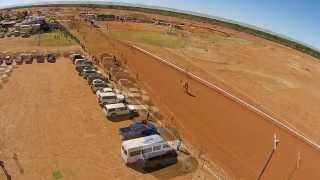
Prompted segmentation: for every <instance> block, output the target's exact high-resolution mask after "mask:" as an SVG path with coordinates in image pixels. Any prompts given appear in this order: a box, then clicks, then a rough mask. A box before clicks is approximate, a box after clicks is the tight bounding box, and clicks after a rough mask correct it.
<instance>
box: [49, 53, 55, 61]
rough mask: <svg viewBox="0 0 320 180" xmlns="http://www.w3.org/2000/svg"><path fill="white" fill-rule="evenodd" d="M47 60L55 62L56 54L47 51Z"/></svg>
mask: <svg viewBox="0 0 320 180" xmlns="http://www.w3.org/2000/svg"><path fill="white" fill-rule="evenodd" d="M47 62H49V63H55V62H56V55H55V54H53V53H49V54H48V55H47Z"/></svg>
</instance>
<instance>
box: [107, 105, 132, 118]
mask: <svg viewBox="0 0 320 180" xmlns="http://www.w3.org/2000/svg"><path fill="white" fill-rule="evenodd" d="M102 111H103V112H104V114H105V116H106V117H107V118H108V119H110V120H112V119H115V118H119V117H128V118H130V110H129V109H128V107H127V106H126V105H125V104H123V103H117V104H106V105H104V106H103V110H102Z"/></svg>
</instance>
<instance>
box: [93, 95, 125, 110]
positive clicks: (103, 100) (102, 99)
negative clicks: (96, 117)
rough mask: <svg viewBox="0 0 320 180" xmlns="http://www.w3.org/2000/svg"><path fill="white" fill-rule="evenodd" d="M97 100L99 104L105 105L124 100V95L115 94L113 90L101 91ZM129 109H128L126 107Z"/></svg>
mask: <svg viewBox="0 0 320 180" xmlns="http://www.w3.org/2000/svg"><path fill="white" fill-rule="evenodd" d="M98 102H99V104H100V106H105V105H106V104H117V103H123V102H124V96H123V95H121V94H116V93H114V92H107V93H101V94H100V96H99V98H98ZM126 108H127V109H128V110H129V111H130V109H129V108H128V107H126Z"/></svg>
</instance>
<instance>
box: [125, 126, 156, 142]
mask: <svg viewBox="0 0 320 180" xmlns="http://www.w3.org/2000/svg"><path fill="white" fill-rule="evenodd" d="M119 134H120V135H121V137H122V140H123V141H125V140H129V139H136V138H140V137H145V136H150V135H153V134H159V133H158V131H157V128H156V126H155V125H154V124H153V123H151V122H145V123H144V122H136V123H133V124H131V125H130V126H128V127H124V128H120V129H119Z"/></svg>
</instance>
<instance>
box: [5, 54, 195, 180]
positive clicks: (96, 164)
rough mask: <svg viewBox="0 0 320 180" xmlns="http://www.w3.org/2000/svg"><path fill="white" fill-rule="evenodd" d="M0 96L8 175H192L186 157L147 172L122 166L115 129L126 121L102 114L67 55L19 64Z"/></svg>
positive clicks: (70, 177) (105, 176) (16, 177)
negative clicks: (39, 61) (113, 120)
mask: <svg viewBox="0 0 320 180" xmlns="http://www.w3.org/2000/svg"><path fill="white" fill-rule="evenodd" d="M0 99H1V101H0V110H1V111H0V112H1V113H0V120H1V121H0V125H1V131H0V143H1V144H0V159H1V160H4V161H5V162H6V163H5V165H6V168H7V170H8V172H9V173H10V174H11V175H12V177H13V179H17V180H19V179H21V180H26V179H39V180H40V179H55V178H56V179H59V177H60V176H62V177H63V178H62V179H96V180H99V179H101V180H102V179H111V178H112V179H192V178H193V177H194V176H195V173H196V172H193V173H191V172H188V171H186V170H185V168H186V166H185V164H183V163H188V162H187V161H188V160H186V162H184V161H181V162H180V163H178V164H177V165H174V166H171V167H168V168H165V169H162V170H159V171H155V172H153V173H150V174H143V173H141V172H139V171H136V170H135V169H132V168H129V167H126V166H125V165H124V164H123V163H122V160H121V158H120V143H121V141H120V137H119V135H118V131H117V130H118V128H119V127H123V126H125V125H128V124H129V123H130V121H122V122H116V123H115V122H111V121H109V120H107V119H106V118H105V117H104V116H103V113H102V111H101V108H100V107H99V105H98V104H97V100H96V97H95V96H94V95H93V94H92V92H91V90H90V88H89V87H88V85H87V83H86V82H85V81H84V80H83V79H82V78H81V77H79V76H78V75H77V73H76V71H75V70H74V67H73V66H72V65H71V63H70V61H69V60H66V59H58V61H57V63H55V64H49V63H45V64H32V65H22V66H19V67H18V68H17V69H14V71H13V73H12V75H11V76H10V78H9V81H8V82H7V83H5V84H4V85H3V88H2V89H0ZM192 171H194V170H192ZM0 177H2V176H0Z"/></svg>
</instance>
